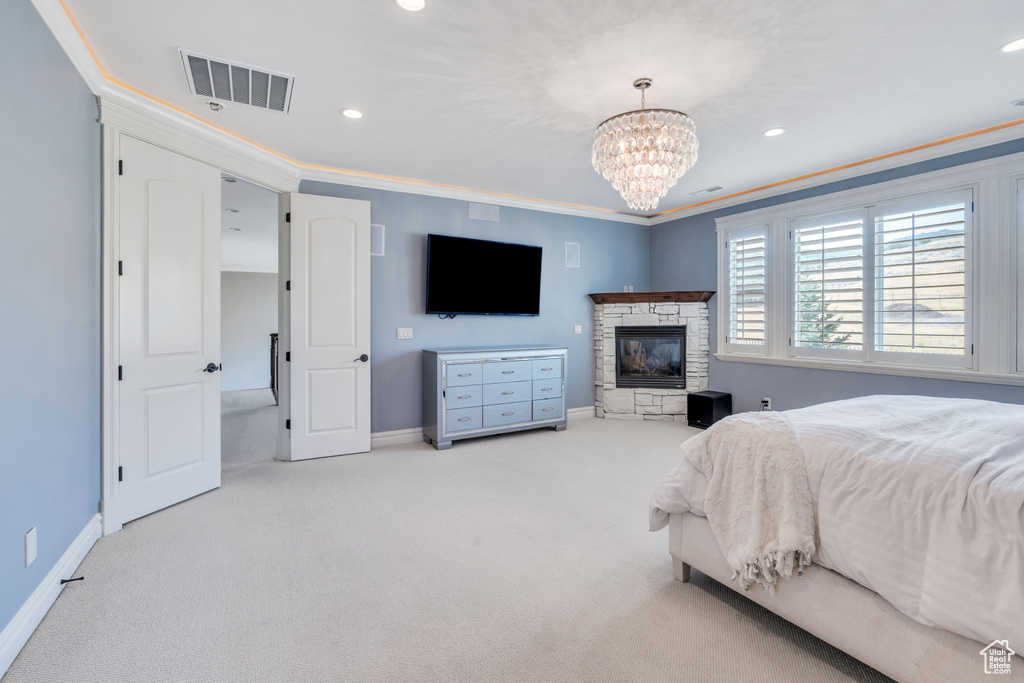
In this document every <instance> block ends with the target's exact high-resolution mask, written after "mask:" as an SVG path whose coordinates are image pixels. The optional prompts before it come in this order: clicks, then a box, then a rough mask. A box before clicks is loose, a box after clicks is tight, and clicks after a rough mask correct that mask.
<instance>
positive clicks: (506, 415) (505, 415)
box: [501, 413, 515, 417]
mask: <svg viewBox="0 0 1024 683" xmlns="http://www.w3.org/2000/svg"><path fill="white" fill-rule="evenodd" d="M509 415H515V413H502V414H501V416H502V417H508V416H509Z"/></svg>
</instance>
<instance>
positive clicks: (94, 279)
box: [0, 0, 100, 629]
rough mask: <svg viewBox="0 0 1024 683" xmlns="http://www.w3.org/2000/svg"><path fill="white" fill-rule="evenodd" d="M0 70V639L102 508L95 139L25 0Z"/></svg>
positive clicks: (12, 20) (78, 90)
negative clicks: (28, 559)
mask: <svg viewBox="0 0 1024 683" xmlns="http://www.w3.org/2000/svg"><path fill="white" fill-rule="evenodd" d="M0 62H2V63H4V64H7V65H8V68H5V69H2V70H0V92H2V93H4V96H3V97H0V128H2V129H3V131H4V132H3V134H2V135H0V206H2V207H3V219H2V221H3V222H2V228H0V284H2V290H3V296H2V297H0V321H3V322H2V323H0V358H3V362H0V629H2V628H3V627H4V626H5V625H6V624H7V623H8V622H9V621H10V620H11V618H12V617H13V616H14V614H15V613H16V612H17V611H18V609H19V608H20V607H21V606H22V604H23V603H24V602H25V600H26V599H27V598H28V597H29V595H30V594H31V593H32V591H33V590H35V588H36V587H37V586H38V585H39V583H40V582H41V581H42V579H43V577H44V576H45V575H46V574H47V572H49V571H50V569H51V568H52V567H53V566H54V565H55V564H56V562H57V560H58V559H59V558H60V556H61V555H62V554H63V553H64V551H65V550H67V548H68V546H70V545H71V543H72V541H74V539H75V537H76V536H77V535H78V533H79V532H80V531H82V529H83V528H84V527H85V525H86V524H87V523H88V521H89V519H90V518H91V517H92V516H93V515H94V514H96V512H97V504H98V502H99V499H100V282H99V275H100V257H99V243H100V227H99V226H100V224H99V198H100V185H99V182H100V180H99V178H100V176H99V170H100V131H99V125H98V124H97V123H96V116H97V110H96V103H95V100H94V99H93V97H92V95H91V94H90V92H89V90H88V89H87V88H86V86H85V84H84V82H83V81H82V79H81V78H80V77H79V75H78V73H77V72H76V71H75V69H74V68H73V67H72V65H71V62H70V61H68V59H67V57H66V56H65V55H64V52H63V51H62V50H61V48H60V46H59V45H58V44H57V41H56V40H55V39H54V38H53V36H52V35H51V34H50V32H49V31H48V30H47V28H46V26H45V24H44V23H43V21H42V20H41V19H40V18H39V16H38V15H37V14H36V11H35V10H34V9H33V8H32V5H31V3H30V2H29V0H5V1H4V2H0ZM33 526H35V527H37V528H38V534H39V539H38V542H39V556H38V558H37V559H36V561H35V562H34V563H33V564H32V566H31V567H28V568H26V567H25V564H24V559H25V552H24V538H25V532H27V531H28V530H29V529H30V528H31V527H33Z"/></svg>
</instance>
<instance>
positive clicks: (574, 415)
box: [565, 406, 596, 420]
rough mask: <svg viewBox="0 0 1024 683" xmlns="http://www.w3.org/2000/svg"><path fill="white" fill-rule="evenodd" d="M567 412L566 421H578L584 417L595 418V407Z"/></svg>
mask: <svg viewBox="0 0 1024 683" xmlns="http://www.w3.org/2000/svg"><path fill="white" fill-rule="evenodd" d="M565 412H566V419H569V420H578V419H580V418H583V417H594V415H595V414H596V413H595V412H594V406H583V407H582V408H569V410H567V411H565Z"/></svg>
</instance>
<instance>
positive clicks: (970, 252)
mask: <svg viewBox="0 0 1024 683" xmlns="http://www.w3.org/2000/svg"><path fill="white" fill-rule="evenodd" d="M960 191H969V192H970V193H971V199H970V201H971V202H972V203H973V205H974V210H973V212H968V213H966V215H965V228H964V229H965V240H964V247H965V281H964V284H965V309H966V310H965V320H964V337H965V339H964V346H965V354H964V356H963V357H961V356H960V355H959V354H955V355H953V356H949V355H947V354H925V353H920V354H918V353H904V352H875V353H874V354H870V353H869V352H867V351H865V352H864V354H863V356H861V357H857V356H856V353H854V354H835V353H834V352H833V353H829V352H828V351H827V350H826V353H825V354H820V355H819V354H817V353H813V352H810V353H809V351H810V349H807V348H805V347H804V348H802V347H794V346H790V338H791V334H792V332H793V331H795V323H794V320H795V316H794V313H793V310H792V309H793V303H792V296H793V286H794V285H793V281H794V280H795V273H794V272H793V270H792V269H793V267H794V266H793V259H794V256H793V250H794V246H793V244H792V243H791V242H790V238H789V234H788V233H789V230H790V225H791V221H792V220H796V219H801V218H805V217H814V216H822V215H827V214H831V213H839V212H842V211H847V210H851V209H852V210H856V209H858V208H860V209H862V210H863V209H867V210H872V209H877V210H878V211H883V210H887V209H889V208H890V206H889V205H891V204H894V203H896V202H902V201H907V200H913V199H915V198H924V197H926V196H927V195H942V194H946V193H951V192H960ZM715 224H716V230H717V232H718V233H719V240H718V242H719V255H720V256H721V254H722V249H723V242H724V241H725V240H724V236H725V235H726V234H730V233H733V232H734V231H736V230H738V229H742V228H745V227H748V226H752V225H757V224H768V225H769V226H770V229H769V235H768V239H767V242H766V244H767V245H768V246H767V248H768V250H769V265H768V273H767V277H768V281H767V282H766V288H767V290H768V291H769V292H770V293H771V295H770V296H769V297H768V298H767V301H766V344H765V346H766V348H765V352H764V353H757V354H752V353H750V352H749V349H734V348H729V347H728V346H727V345H726V343H725V341H724V340H725V335H726V334H727V324H726V323H727V318H726V316H727V313H728V311H727V310H726V308H725V304H724V303H723V302H724V301H725V298H726V297H725V296H721V297H720V298H719V301H718V315H717V317H718V325H717V331H718V339H717V344H716V347H715V357H716V358H717V359H719V360H724V361H737V362H752V363H763V364H768V365H782V366H792V367H810V368H821V369H829V370H846V371H853V372H862V373H878V374H888V375H901V376H912V377H930V378H939V379H947V380H964V381H973V382H987V383H998V384H1013V385H1020V386H1024V153H1015V154H1012V155H1007V156H1004V157H997V158H994V159H987V160H983V161H979V162H973V163H970V164H964V165H962V166H957V167H952V168H946V169H941V170H938V171H931V172H928V173H923V174H919V175H915V176H910V177H907V178H901V179H897V180H891V181H885V182H881V183H876V184H872V185H865V186H860V187H856V188H852V189H847V190H842V191H838V192H833V193H829V194H826V195H821V196H818V197H812V198H809V199H801V200H797V201H792V202H786V203H780V204H776V205H773V206H770V207H767V208H762V209H757V210H753V211H748V212H745V213H740V214H732V215H727V216H722V217H719V218H716V219H715ZM864 225H865V240H867V239H870V240H871V252H870V254H868V253H867V252H866V256H867V258H865V269H866V270H867V269H868V268H870V270H871V278H870V280H869V284H868V285H867V286H868V287H870V289H871V298H872V301H871V303H870V304H869V303H867V302H865V314H866V315H865V317H866V318H867V317H871V323H872V329H871V331H870V334H871V336H870V337H868V336H867V330H865V340H866V341H870V342H871V345H872V348H873V346H874V328H873V324H874V319H873V315H874V311H873V308H874V302H873V299H874V296H875V292H874V289H875V286H876V282H875V278H874V266H875V256H874V239H875V234H874V231H875V223H874V215H872V216H871V217H870V221H869V222H865V224H864ZM780 244H781V245H785V247H784V248H783V247H780ZM726 275H727V274H726V273H725V272H724V271H723V268H722V264H721V260H720V261H719V292H723V293H726V292H728V283H727V281H726V280H727V277H726ZM780 290H782V291H780ZM1008 290H1011V291H1008ZM869 307H870V308H869ZM769 329H770V330H771V331H770V332H768V330H769ZM972 346H973V353H971V352H970V351H971V350H972ZM879 354H883V355H879ZM840 356H849V357H840ZM872 356H873V357H872ZM936 356H944V357H945V358H944V359H943V358H939V359H936V358H935V357H936ZM950 357H952V358H954V359H956V360H954V361H952V362H950V361H949V358H950Z"/></svg>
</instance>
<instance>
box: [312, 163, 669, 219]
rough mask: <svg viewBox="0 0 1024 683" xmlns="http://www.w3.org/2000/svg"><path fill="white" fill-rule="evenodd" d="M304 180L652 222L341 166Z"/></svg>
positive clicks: (321, 170)
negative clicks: (375, 173) (345, 168)
mask: <svg viewBox="0 0 1024 683" xmlns="http://www.w3.org/2000/svg"><path fill="white" fill-rule="evenodd" d="M302 179H303V180H312V181H322V182H326V183H339V184H341V185H352V186H355V187H365V188H369V189H373V190H390V191H393V192H404V193H406V194H419V195H427V196H430V197H440V198H442V199H459V200H465V201H469V202H480V203H483V204H497V205H499V206H508V207H511V208H516V209H530V210H533V211H543V212H545V213H560V214H565V215H568V216H581V217H583V218H596V219H599V220H604V221H615V222H616V223H631V224H633V225H650V219H649V218H647V217H646V216H635V215H632V214H625V213H616V212H614V211H608V210H601V209H595V208H590V207H586V206H577V205H573V204H563V203H561V202H553V201H545V200H543V199H530V198H529V197H517V196H514V195H508V194H503V193H501V192H488V191H486V190H473V189H469V188H463V187H452V186H448V185H436V184H433V183H429V182H425V181H418V180H407V179H404V178H388V177H383V176H375V175H368V174H361V173H354V172H349V171H344V170H341V169H328V168H309V167H302Z"/></svg>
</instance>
